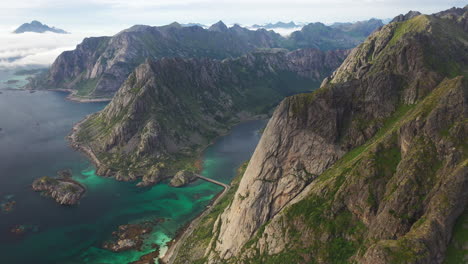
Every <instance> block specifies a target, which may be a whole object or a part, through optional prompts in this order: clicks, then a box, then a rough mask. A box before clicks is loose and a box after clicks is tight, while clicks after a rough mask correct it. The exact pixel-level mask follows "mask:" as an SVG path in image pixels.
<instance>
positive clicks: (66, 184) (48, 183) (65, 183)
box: [32, 171, 86, 205]
mask: <svg viewBox="0 0 468 264" xmlns="http://www.w3.org/2000/svg"><path fill="white" fill-rule="evenodd" d="M64 174H67V175H68V171H60V173H59V177H57V178H51V177H48V176H45V177H42V178H39V179H36V180H35V181H34V182H33V184H32V188H33V190H34V191H36V192H41V193H42V194H44V195H46V196H49V197H51V198H53V199H55V201H57V203H59V204H61V205H75V204H78V202H79V201H80V199H81V197H82V196H83V195H84V193H85V192H86V189H85V188H84V186H83V185H81V184H80V183H78V182H76V181H74V180H72V179H71V178H69V177H67V176H65V177H64Z"/></svg>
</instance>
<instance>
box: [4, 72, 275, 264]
mask: <svg viewBox="0 0 468 264" xmlns="http://www.w3.org/2000/svg"><path fill="white" fill-rule="evenodd" d="M0 77H1V74H0ZM0 91H2V94H0V128H2V130H1V131H0V202H5V201H9V200H14V201H16V206H15V208H14V210H13V211H11V212H8V213H5V212H0V263H11V264H23V263H25V264H26V263H28V264H54V263H61V264H62V263H128V262H130V261H134V260H137V259H138V258H139V257H140V256H141V255H143V254H146V253H149V252H150V251H151V245H152V244H153V243H156V244H158V245H161V246H164V245H165V243H167V242H168V241H169V240H170V239H171V238H172V237H173V236H174V235H175V233H176V231H177V230H178V229H180V228H181V227H182V226H183V225H185V224H186V223H187V222H188V221H189V220H191V219H193V218H194V217H195V216H197V215H198V214H199V213H200V212H201V211H202V210H203V209H204V208H205V207H206V205H207V204H208V203H209V202H210V200H211V199H212V198H213V197H214V196H215V195H216V194H217V193H218V192H220V191H221V189H222V188H221V187H219V186H217V185H214V184H212V183H208V182H204V181H197V182H195V183H194V184H191V185H189V186H187V187H184V188H172V187H170V186H168V185H167V184H164V183H163V184H158V185H156V186H153V187H150V188H137V187H136V186H135V183H124V182H117V181H114V180H112V179H108V178H103V177H99V176H96V174H95V171H94V168H93V166H91V165H90V163H89V162H88V160H87V159H86V157H84V156H83V155H82V154H81V153H78V152H76V151H74V150H73V149H71V148H70V147H69V146H68V144H67V141H66V140H65V136H66V135H67V134H68V132H69V131H70V128H71V127H72V125H73V123H75V122H77V121H79V120H80V119H82V118H83V117H84V116H85V115H87V114H89V113H93V112H96V111H99V110H100V109H102V108H103V107H104V106H105V104H104V103H87V104H80V103H75V102H70V101H66V100H64V98H65V96H66V94H63V93H59V92H36V93H33V94H31V93H29V92H24V91H7V90H0ZM265 124H266V122H265V121H252V122H246V123H243V124H240V125H238V126H236V127H235V128H234V129H233V130H232V131H231V133H230V134H229V135H227V136H224V137H221V138H219V139H218V140H217V141H216V143H215V144H213V145H211V146H210V147H209V148H208V149H207V150H206V151H205V153H204V156H203V160H204V169H203V172H202V174H203V175H205V176H207V177H211V178H215V179H218V180H221V181H223V182H229V181H230V179H232V177H233V176H234V174H235V171H236V168H237V167H238V166H239V165H240V164H241V163H242V162H243V161H245V160H248V159H249V158H250V156H251V154H252V152H253V150H254V148H255V146H256V144H257V143H258V140H259V137H260V136H259V134H258V131H259V130H260V129H261V128H263V127H264V125H265ZM65 168H71V169H72V171H73V177H74V178H75V179H76V180H77V181H79V182H81V183H82V184H84V185H86V186H87V188H88V191H87V193H86V195H85V197H83V199H82V200H81V202H80V204H79V205H78V206H73V207H65V206H60V205H58V204H56V203H55V201H53V200H51V199H48V198H46V197H42V196H40V195H39V194H38V193H35V192H33V191H32V190H31V189H30V184H31V182H32V181H33V180H34V179H35V178H38V177H41V176H45V175H51V176H53V175H54V174H55V172H56V171H57V170H60V169H65ZM154 219H165V220H164V221H163V222H162V223H160V224H158V225H157V226H155V228H154V230H153V233H152V234H151V235H150V238H148V239H147V241H145V245H144V247H143V250H142V251H141V252H140V251H128V252H122V253H113V252H110V251H107V250H104V249H102V247H101V245H102V243H103V242H104V241H105V240H107V239H109V238H110V236H111V233H112V231H115V230H116V228H117V227H118V226H119V225H122V224H127V223H138V222H141V221H145V220H154ZM16 225H23V226H25V227H26V228H25V233H24V234H21V235H17V234H13V233H11V232H10V229H11V228H12V227H14V226H16ZM162 250H163V251H164V247H163V248H162Z"/></svg>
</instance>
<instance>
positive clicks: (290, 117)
mask: <svg viewBox="0 0 468 264" xmlns="http://www.w3.org/2000/svg"><path fill="white" fill-rule="evenodd" d="M442 13H443V12H442ZM460 14H461V15H460ZM467 19H468V8H467V7H465V8H462V9H456V10H455V12H454V11H451V12H450V15H441V14H435V15H431V16H427V15H420V16H416V17H413V18H411V19H408V20H406V21H402V22H395V23H391V24H389V25H387V26H384V27H383V28H382V29H380V30H379V31H377V32H375V33H373V34H372V35H371V36H370V37H369V38H368V39H367V40H366V41H365V42H364V43H363V44H361V45H360V46H359V47H357V48H356V49H354V50H353V51H352V53H351V54H350V55H349V56H348V58H347V59H346V60H345V62H344V63H343V64H342V66H341V67H340V68H339V69H338V70H337V71H335V72H334V74H333V75H332V76H331V77H330V78H327V79H326V80H325V81H324V82H323V84H322V86H321V88H320V89H318V90H317V91H315V92H313V93H309V94H300V95H294V96H291V97H289V98H287V99H285V100H284V101H283V102H282V103H281V104H280V105H279V106H278V108H277V109H276V111H275V113H274V114H273V117H272V118H271V120H270V121H269V123H268V125H267V127H266V129H265V131H264V133H263V135H262V138H261V140H260V143H259V145H258V146H257V148H256V150H255V153H254V155H253V156H252V159H251V161H250V163H249V165H248V167H247V170H246V172H245V173H244V175H243V178H242V180H241V182H240V185H239V188H238V190H237V192H236V194H235V195H234V198H233V199H232V201H231V202H230V203H226V209H225V210H224V212H223V213H222V214H221V215H220V216H219V217H218V218H217V220H216V221H215V222H214V224H213V229H212V232H211V233H210V236H211V237H212V239H211V242H210V244H209V245H208V246H206V247H203V249H204V251H205V252H204V253H202V254H200V252H193V253H192V255H193V256H198V257H194V258H191V257H190V256H184V257H185V259H184V260H179V261H176V263H190V262H195V261H200V262H203V263H348V262H351V263H352V262H356V263H365V264H367V263H368V264H371V263H372V264H375V263H377V264H381V263H382V264H383V263H421V264H422V263H431V264H432V263H442V262H443V261H444V258H445V255H446V247H447V245H448V243H449V241H450V239H451V236H452V228H453V226H454V223H455V220H456V219H457V217H458V216H459V215H461V213H462V212H463V211H464V210H465V208H466V207H467V203H468V192H467V190H468V169H467V165H468V159H467V153H466V149H467V148H466V142H467V137H466V135H467V134H468V133H467V131H468V125H467V122H466V116H467V114H468V81H467V80H466V78H467V76H466V73H467V72H468V68H467V65H468V63H467V62H468V52H467V51H468V49H467V45H466V43H468V32H467V31H466V30H465V28H464V27H465V25H466V22H467ZM189 239H190V238H189ZM192 241H193V240H192ZM195 243H196V242H195ZM191 247H192V248H197V245H191ZM187 261H188V262H187Z"/></svg>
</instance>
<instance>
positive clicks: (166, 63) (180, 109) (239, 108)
mask: <svg viewBox="0 0 468 264" xmlns="http://www.w3.org/2000/svg"><path fill="white" fill-rule="evenodd" d="M347 54H348V52H347V51H327V52H325V51H319V50H299V51H294V52H287V51H284V50H276V49H274V50H264V51H258V52H254V53H250V54H248V55H245V56H242V57H240V58H237V59H226V60H222V61H220V60H215V59H208V58H202V59H194V58H192V59H184V58H163V59H160V60H147V61H146V62H145V63H143V64H142V65H140V66H138V67H137V68H136V70H135V71H133V73H132V74H130V76H129V77H128V79H127V80H126V81H125V82H124V84H123V85H122V87H121V88H120V89H119V91H118V92H117V94H116V95H115V96H114V98H113V99H112V102H111V103H110V104H109V105H108V106H107V107H106V108H105V109H104V110H103V111H101V112H100V113H97V114H94V115H92V116H90V117H89V118H87V120H86V121H84V122H83V123H81V124H80V125H79V126H78V128H77V130H76V131H75V132H74V135H73V136H72V138H74V139H75V143H77V145H78V147H79V148H82V149H83V150H85V151H86V152H87V153H88V154H90V153H92V154H91V156H92V157H93V156H95V158H93V159H94V161H95V163H96V164H97V167H98V174H99V175H106V176H115V178H116V179H118V180H132V181H133V180H136V179H137V178H142V180H143V181H142V182H141V183H140V184H139V185H149V184H154V183H157V182H159V181H161V180H162V179H165V178H170V177H172V176H173V175H174V174H175V173H176V172H177V171H178V170H182V169H185V170H196V168H195V167H194V165H193V164H194V163H195V162H196V160H197V158H198V155H199V154H200V152H201V150H203V149H204V148H206V147H207V145H208V144H209V143H210V142H211V140H213V139H214V138H215V137H217V136H219V135H221V134H223V133H225V132H227V131H228V130H229V129H230V128H231V127H232V126H233V125H234V124H236V123H238V122H239V121H241V120H246V119H252V118H258V117H262V116H263V117H265V116H266V114H268V113H269V111H270V110H271V109H272V108H273V107H274V106H275V105H276V104H277V103H278V102H279V101H281V100H282V99H283V98H284V97H286V96H288V95H291V94H295V93H298V92H304V91H310V90H311V89H314V87H318V86H319V84H320V82H321V80H322V79H323V78H324V77H325V76H327V75H328V74H330V73H331V72H333V70H334V69H336V68H337V67H338V65H340V64H341V62H342V61H343V60H344V58H345V57H346V55H347Z"/></svg>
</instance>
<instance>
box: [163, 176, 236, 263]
mask: <svg viewBox="0 0 468 264" xmlns="http://www.w3.org/2000/svg"><path fill="white" fill-rule="evenodd" d="M195 176H196V177H197V178H199V179H201V180H204V181H207V182H211V183H214V184H216V185H219V186H221V187H223V188H224V190H223V191H222V192H221V194H219V195H218V196H217V197H216V198H215V199H214V200H213V202H212V203H211V206H208V207H207V209H206V210H205V211H204V212H203V213H202V214H201V215H199V216H198V217H197V218H195V219H193V221H192V222H191V223H190V224H189V226H188V227H187V228H186V229H185V230H184V231H183V233H182V235H181V236H180V237H179V238H178V239H176V241H175V243H174V244H172V245H171V247H170V248H169V249H168V250H167V252H166V254H164V257H163V258H162V259H161V262H162V263H167V264H172V263H174V260H175V257H176V256H177V253H178V252H179V249H180V247H181V246H182V244H183V243H184V241H185V240H186V239H187V237H189V236H190V235H191V234H192V233H193V230H194V229H195V227H197V226H198V224H199V223H200V221H201V220H202V219H203V218H204V217H205V216H207V215H208V214H209V213H210V212H211V210H213V208H214V206H215V205H216V204H217V203H218V202H219V201H220V200H221V198H223V196H224V195H226V193H227V192H228V191H229V189H230V188H231V186H229V185H228V184H225V183H222V182H219V181H217V180H213V179H210V178H207V177H205V176H201V175H200V174H195Z"/></svg>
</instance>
